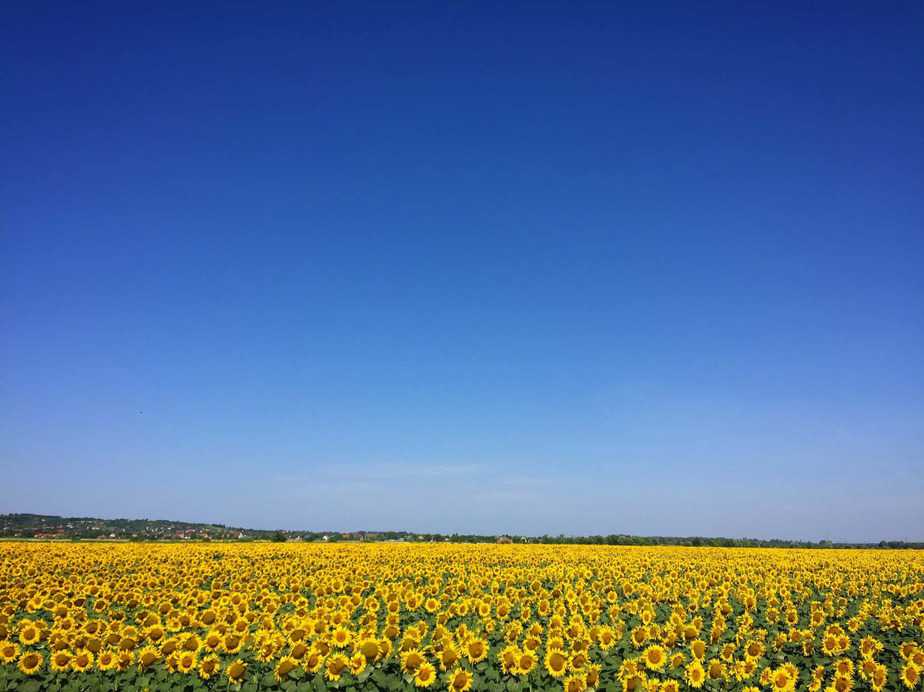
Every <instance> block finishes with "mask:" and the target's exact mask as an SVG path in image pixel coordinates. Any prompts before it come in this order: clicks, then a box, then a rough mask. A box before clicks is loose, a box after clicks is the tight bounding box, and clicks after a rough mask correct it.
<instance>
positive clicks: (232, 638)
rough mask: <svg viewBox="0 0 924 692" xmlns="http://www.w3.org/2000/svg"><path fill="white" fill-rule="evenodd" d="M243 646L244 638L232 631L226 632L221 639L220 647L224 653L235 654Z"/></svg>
mask: <svg viewBox="0 0 924 692" xmlns="http://www.w3.org/2000/svg"><path fill="white" fill-rule="evenodd" d="M243 646H244V638H243V637H242V636H240V635H239V634H235V633H234V632H228V633H227V634H225V636H224V637H223V638H222V640H221V649H222V651H224V652H225V653H226V654H232V655H233V654H236V653H238V652H240V650H241V647H243Z"/></svg>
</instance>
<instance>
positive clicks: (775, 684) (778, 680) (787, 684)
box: [770, 666, 796, 692]
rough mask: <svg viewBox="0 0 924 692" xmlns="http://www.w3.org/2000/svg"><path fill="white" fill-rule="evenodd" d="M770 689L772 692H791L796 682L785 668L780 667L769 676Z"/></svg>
mask: <svg viewBox="0 0 924 692" xmlns="http://www.w3.org/2000/svg"><path fill="white" fill-rule="evenodd" d="M770 687H771V688H772V689H773V690H774V692H792V690H795V688H796V680H795V678H794V677H793V676H792V674H791V673H790V672H789V670H788V669H787V668H786V667H785V666H780V667H779V668H777V669H776V670H774V671H773V672H772V673H771V675H770Z"/></svg>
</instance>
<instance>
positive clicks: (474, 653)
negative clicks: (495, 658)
mask: <svg viewBox="0 0 924 692" xmlns="http://www.w3.org/2000/svg"><path fill="white" fill-rule="evenodd" d="M465 656H466V657H467V658H468V660H469V663H471V664H472V665H474V664H475V663H480V662H481V661H483V660H484V659H486V658H487V657H488V642H487V641H485V640H484V639H482V638H479V637H472V638H471V639H469V640H468V641H467V642H466V643H465Z"/></svg>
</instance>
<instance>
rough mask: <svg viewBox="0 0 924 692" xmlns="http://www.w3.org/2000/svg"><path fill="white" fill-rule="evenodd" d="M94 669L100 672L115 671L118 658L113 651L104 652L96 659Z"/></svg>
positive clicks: (117, 665)
mask: <svg viewBox="0 0 924 692" xmlns="http://www.w3.org/2000/svg"><path fill="white" fill-rule="evenodd" d="M96 667H97V668H99V669H100V670H116V669H117V668H118V667H119V656H118V654H117V653H116V652H115V651H112V650H111V649H110V650H106V651H103V652H101V653H100V655H99V656H97V657H96Z"/></svg>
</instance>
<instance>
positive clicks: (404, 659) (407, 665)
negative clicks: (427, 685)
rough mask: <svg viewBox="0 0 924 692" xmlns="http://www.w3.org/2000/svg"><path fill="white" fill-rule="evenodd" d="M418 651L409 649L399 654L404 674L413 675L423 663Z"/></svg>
mask: <svg viewBox="0 0 924 692" xmlns="http://www.w3.org/2000/svg"><path fill="white" fill-rule="evenodd" d="M425 660H426V659H424V655H423V652H422V651H421V650H420V649H416V648H415V649H409V650H407V651H403V652H401V670H402V671H404V672H405V673H414V672H415V671H416V670H417V669H418V668H419V667H420V665H421V664H422V663H423V662H424V661H425Z"/></svg>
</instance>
